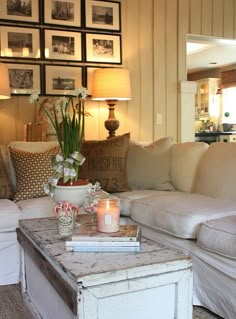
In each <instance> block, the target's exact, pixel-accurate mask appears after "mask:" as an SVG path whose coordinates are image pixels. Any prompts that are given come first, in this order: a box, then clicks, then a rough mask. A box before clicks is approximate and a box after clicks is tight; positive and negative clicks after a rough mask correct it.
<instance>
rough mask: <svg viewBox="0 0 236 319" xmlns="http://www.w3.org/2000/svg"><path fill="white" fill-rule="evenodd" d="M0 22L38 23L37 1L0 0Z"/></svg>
mask: <svg viewBox="0 0 236 319" xmlns="http://www.w3.org/2000/svg"><path fill="white" fill-rule="evenodd" d="M0 19H1V20H8V21H9V20H14V21H22V22H34V23H37V22H39V1H38V0H14V1H13V0H1V9H0Z"/></svg>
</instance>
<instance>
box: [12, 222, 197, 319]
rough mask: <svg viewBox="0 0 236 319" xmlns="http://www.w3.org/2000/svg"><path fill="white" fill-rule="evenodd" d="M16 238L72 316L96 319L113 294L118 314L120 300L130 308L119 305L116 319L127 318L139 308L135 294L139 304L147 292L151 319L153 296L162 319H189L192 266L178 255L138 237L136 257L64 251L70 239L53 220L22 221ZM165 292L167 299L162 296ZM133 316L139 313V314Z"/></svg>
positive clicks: (130, 254)
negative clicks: (176, 318)
mask: <svg viewBox="0 0 236 319" xmlns="http://www.w3.org/2000/svg"><path fill="white" fill-rule="evenodd" d="M17 235H18V240H19V243H20V244H21V245H22V247H23V249H24V250H25V252H26V253H27V254H28V255H29V256H30V258H31V259H32V260H33V262H34V264H35V265H36V267H37V268H38V269H40V271H41V272H42V273H43V274H44V276H45V277H46V278H47V280H48V281H49V282H50V283H51V285H52V286H53V287H54V289H55V290H56V291H57V292H58V293H59V295H60V296H61V298H62V299H63V300H64V301H65V303H66V304H67V306H68V307H69V309H70V310H71V311H72V313H74V315H76V318H80V319H83V318H84V319H87V318H88V319H90V318H91V319H94V318H97V309H98V308H99V309H108V306H109V305H110V297H111V296H113V297H114V296H116V297H115V299H114V298H113V299H112V300H113V302H114V306H115V305H116V306H117V307H118V308H117V310H116V311H117V313H118V312H119V311H121V310H119V309H121V308H120V306H119V300H120V298H122V297H121V296H126V297H125V298H129V299H130V302H129V307H128V308H127V309H126V308H125V307H124V305H123V306H122V313H120V314H117V315H116V316H115V317H114V318H120V317H125V318H130V315H131V313H132V311H134V309H136V306H137V299H136V296H137V295H136V294H137V293H138V296H139V301H138V303H140V302H143V300H144V299H145V298H146V293H145V291H149V294H150V293H151V291H152V295H153V299H152V298H151V299H150V298H148V299H147V300H146V301H145V307H144V308H143V309H148V311H149V314H150V315H151V317H150V318H154V317H155V316H156V301H155V300H156V298H157V297H158V300H159V301H158V302H159V304H158V307H159V308H161V307H162V308H163V312H165V313H166V318H172V317H173V316H174V314H175V315H178V316H179V315H180V316H182V317H181V318H190V317H191V316H192V315H191V313H192V310H191V309H192V303H191V301H192V293H191V292H192V275H191V274H192V271H191V266H192V262H191V258H190V257H189V256H186V255H184V254H183V253H181V252H179V251H176V250H172V249H169V248H166V247H165V246H163V245H161V244H158V243H156V242H153V241H151V240H148V239H146V238H142V244H141V251H140V252H136V253H100V252H99V253H91V252H83V253H82V252H79V253H78V252H75V253H73V252H66V251H65V240H66V239H68V238H63V237H61V236H60V235H59V232H58V226H57V220H56V219H55V218H40V219H31V220H21V221H20V222H19V229H18V230H17ZM26 273H27V270H26ZM26 280H27V275H26ZM161 287H166V288H165V289H164V290H163V288H161ZM166 294H167V295H168V296H169V297H170V296H171V297H170V298H169V297H168V298H166ZM171 300H172V301H171ZM131 304H132V306H131ZM99 305H100V306H99ZM132 307H133V308H132ZM151 308H152V309H151ZM132 309H133V310H132ZM168 309H169V310H168ZM167 310H168V311H167ZM99 311H100V310H99ZM143 311H144V310H143ZM105 313H107V316H108V317H109V316H110V314H109V312H108V311H107V310H103V311H102V312H101V313H100V315H101V316H102V317H101V318H108V317H106V315H105ZM128 313H130V314H129V315H128V316H127V314H128ZM167 313H169V314H168V315H167ZM120 315H121V316H120ZM104 316H105V317H104ZM136 317H137V318H143V315H142V314H140V313H139V312H138V313H136ZM99 318H100V317H99Z"/></svg>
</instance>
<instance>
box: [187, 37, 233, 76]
mask: <svg viewBox="0 0 236 319" xmlns="http://www.w3.org/2000/svg"><path fill="white" fill-rule="evenodd" d="M231 64H236V40H227V39H222V38H214V37H206V36H195V35H188V36H187V72H188V74H190V73H194V72H199V71H205V70H208V69H213V68H214V69H215V68H221V67H225V66H229V65H231Z"/></svg>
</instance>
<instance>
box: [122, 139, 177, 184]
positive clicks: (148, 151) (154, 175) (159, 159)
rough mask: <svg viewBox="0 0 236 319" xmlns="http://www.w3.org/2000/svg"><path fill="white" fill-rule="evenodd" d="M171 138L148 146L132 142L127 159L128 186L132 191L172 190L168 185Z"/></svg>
mask: <svg viewBox="0 0 236 319" xmlns="http://www.w3.org/2000/svg"><path fill="white" fill-rule="evenodd" d="M172 143H173V142H172V138H170V137H165V138H162V139H159V140H157V141H155V142H153V143H151V144H149V145H148V146H143V145H140V144H136V143H134V142H132V143H131V144H130V148H129V153H128V158H127V172H128V185H129V187H130V188H132V189H155V190H174V187H173V186H172V185H171V183H170V163H171V146H172Z"/></svg>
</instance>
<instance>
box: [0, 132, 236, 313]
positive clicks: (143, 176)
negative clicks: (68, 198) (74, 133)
mask: <svg viewBox="0 0 236 319" xmlns="http://www.w3.org/2000/svg"><path fill="white" fill-rule="evenodd" d="M53 146H55V143H54V142H13V143H11V147H13V148H17V149H21V150H25V151H31V152H42V151H45V150H47V149H50V148H51V147H53ZM1 151H2V155H3V157H4V160H5V162H7V163H8V173H9V174H10V179H11V183H12V184H13V188H14V185H15V184H16V181H15V175H14V169H13V166H12V163H11V160H10V158H9V153H8V152H7V151H6V149H5V148H4V147H2V148H1ZM235 159H236V143H213V144H211V145H210V146H208V144H205V143H194V142H189V143H179V144H173V143H172V141H171V139H170V138H164V139H161V140H159V141H156V142H154V143H152V144H150V145H148V146H142V145H138V144H135V143H133V142H132V143H130V145H129V151H128V156H127V176H128V185H129V186H130V190H127V191H124V192H119V193H116V195H117V196H119V198H120V200H121V214H122V215H123V216H124V217H125V218H127V222H136V223H139V224H140V225H141V226H142V232H143V235H144V236H146V237H149V238H151V239H153V240H156V241H158V242H161V243H163V244H164V245H168V246H170V247H173V248H177V249H181V250H182V251H184V252H186V253H187V254H190V255H191V257H192V259H193V273H194V299H193V304H195V305H202V306H205V307H206V308H208V309H210V310H211V311H213V312H215V313H217V314H218V315H220V316H222V317H223V318H228V319H233V318H236V304H235V299H236V248H235V247H236V187H235V186H236V167H235V166H236V165H235ZM9 164H10V165H9ZM53 206H54V202H53V200H52V199H51V198H49V197H39V198H33V199H23V200H19V201H17V202H15V203H14V202H13V201H10V200H8V199H1V200H0V216H1V219H0V259H1V263H0V284H11V283H17V282H18V281H19V264H20V258H19V247H18V244H17V240H16V232H15V228H16V227H17V223H18V220H19V219H20V218H34V217H44V216H52V215H53V213H52V208H53Z"/></svg>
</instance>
